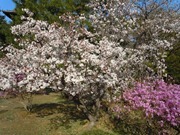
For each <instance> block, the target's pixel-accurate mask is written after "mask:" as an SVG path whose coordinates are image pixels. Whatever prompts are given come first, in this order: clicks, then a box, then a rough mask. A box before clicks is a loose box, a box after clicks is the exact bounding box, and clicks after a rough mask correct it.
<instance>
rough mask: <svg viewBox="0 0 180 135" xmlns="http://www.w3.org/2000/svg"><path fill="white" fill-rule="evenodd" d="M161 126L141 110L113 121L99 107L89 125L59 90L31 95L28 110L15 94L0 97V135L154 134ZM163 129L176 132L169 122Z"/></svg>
mask: <svg viewBox="0 0 180 135" xmlns="http://www.w3.org/2000/svg"><path fill="white" fill-rule="evenodd" d="M23 103H25V101H24V102H23ZM152 122H153V121H152ZM160 130H161V129H160ZM160 130H159V129H158V127H156V125H155V126H153V125H147V119H146V118H145V117H143V113H142V112H141V111H139V112H131V113H129V114H128V115H121V119H119V120H116V121H112V117H111V118H110V117H109V115H108V114H107V113H106V112H103V111H102V113H101V118H100V119H99V121H98V122H97V123H96V126H95V127H93V128H92V129H89V121H88V120H87V119H86V117H85V116H84V115H83V113H82V112H80V111H78V110H77V108H76V106H75V105H74V104H73V103H72V102H68V101H66V100H65V99H64V98H62V96H61V95H60V94H58V93H50V95H33V105H32V110H31V112H28V111H27V110H26V109H25V108H24V106H23V104H22V100H20V99H19V98H17V97H16V98H8V99H4V98H0V135H156V134H158V132H159V131H160ZM166 130H167V135H176V134H178V133H177V132H176V131H175V130H173V129H172V128H170V127H168V126H167V128H166ZM150 132H151V133H150Z"/></svg>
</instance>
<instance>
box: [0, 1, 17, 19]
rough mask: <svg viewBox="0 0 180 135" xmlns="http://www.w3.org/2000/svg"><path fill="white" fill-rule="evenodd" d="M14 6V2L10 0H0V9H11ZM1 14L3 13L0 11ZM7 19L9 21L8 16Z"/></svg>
mask: <svg viewBox="0 0 180 135" xmlns="http://www.w3.org/2000/svg"><path fill="white" fill-rule="evenodd" d="M14 8H15V4H14V3H13V2H12V0H0V10H13V9H14ZM0 14H1V15H2V14H3V13H2V12H0ZM6 20H7V21H10V19H9V18H8V17H6Z"/></svg>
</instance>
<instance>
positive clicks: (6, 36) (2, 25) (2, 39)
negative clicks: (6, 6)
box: [0, 15, 13, 58]
mask: <svg viewBox="0 0 180 135" xmlns="http://www.w3.org/2000/svg"><path fill="white" fill-rule="evenodd" d="M10 27H11V24H8V23H7V22H6V21H5V18H4V16H2V15H0V58H1V57H3V56H4V52H2V51H1V49H2V48H4V47H6V46H7V45H8V44H11V43H12V42H13V36H12V34H11V30H10Z"/></svg>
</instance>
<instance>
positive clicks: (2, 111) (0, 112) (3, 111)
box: [0, 110, 8, 114]
mask: <svg viewBox="0 0 180 135" xmlns="http://www.w3.org/2000/svg"><path fill="white" fill-rule="evenodd" d="M7 111H8V110H0V114H2V113H6V112H7Z"/></svg>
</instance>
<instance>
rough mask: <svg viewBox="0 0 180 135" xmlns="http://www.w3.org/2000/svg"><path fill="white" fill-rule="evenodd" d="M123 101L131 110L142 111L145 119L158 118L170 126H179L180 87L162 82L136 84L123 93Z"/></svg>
mask: <svg viewBox="0 0 180 135" xmlns="http://www.w3.org/2000/svg"><path fill="white" fill-rule="evenodd" d="M123 99H124V100H125V101H126V102H128V103H129V104H130V105H131V107H132V108H133V109H143V111H144V112H145V114H146V116H147V117H151V118H154V117H158V118H160V119H161V121H160V122H161V125H163V123H164V122H168V123H170V124H171V125H172V126H178V125H180V85H176V84H167V83H166V82H164V81H163V80H156V81H153V82H147V81H145V82H143V83H137V84H136V85H135V87H134V89H133V90H129V91H126V92H124V94H123Z"/></svg>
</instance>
